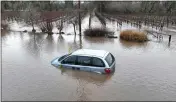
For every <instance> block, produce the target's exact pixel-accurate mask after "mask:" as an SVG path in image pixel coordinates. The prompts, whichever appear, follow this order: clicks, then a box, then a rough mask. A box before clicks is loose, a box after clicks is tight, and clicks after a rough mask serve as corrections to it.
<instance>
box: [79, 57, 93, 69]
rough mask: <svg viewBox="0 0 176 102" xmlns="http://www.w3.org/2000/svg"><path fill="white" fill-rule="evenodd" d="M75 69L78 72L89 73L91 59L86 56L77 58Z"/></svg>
mask: <svg viewBox="0 0 176 102" xmlns="http://www.w3.org/2000/svg"><path fill="white" fill-rule="evenodd" d="M77 67H79V68H80V70H84V71H90V68H91V57H88V56H77Z"/></svg>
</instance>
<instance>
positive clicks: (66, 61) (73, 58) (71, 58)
mask: <svg viewBox="0 0 176 102" xmlns="http://www.w3.org/2000/svg"><path fill="white" fill-rule="evenodd" d="M75 62H76V56H69V57H67V58H66V59H64V60H63V61H62V62H61V63H62V64H75Z"/></svg>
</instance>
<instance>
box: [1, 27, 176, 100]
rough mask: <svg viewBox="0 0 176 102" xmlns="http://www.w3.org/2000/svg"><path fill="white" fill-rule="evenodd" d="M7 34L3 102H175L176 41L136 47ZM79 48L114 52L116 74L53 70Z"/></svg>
mask: <svg viewBox="0 0 176 102" xmlns="http://www.w3.org/2000/svg"><path fill="white" fill-rule="evenodd" d="M71 29H72V28H71ZM113 29H114V30H117V28H113ZM122 29H123V27H122ZM4 33H5V34H3V35H2V38H1V40H2V100H3V101H69V100H72V101H80V100H86V101H93V100H94V101H114V100H118V101H129V100H131V101H137V100H138V101H150V100H157V101H161V100H170V101H174V100H176V63H175V61H176V36H173V37H172V41H171V44H170V45H168V38H167V36H166V37H164V39H163V41H157V40H156V39H155V38H152V40H151V41H148V42H146V43H135V42H127V41H123V40H120V39H119V38H115V39H111V38H90V37H85V36H82V38H81V39H80V38H79V36H78V35H77V36H76V37H75V36H74V35H59V34H53V35H47V34H42V33H37V34H35V35H34V34H32V33H30V32H28V33H24V32H19V31H10V32H4ZM115 34H116V35H117V36H118V35H119V33H118V32H116V33H115ZM79 48H90V49H103V50H107V51H109V52H111V53H112V54H113V55H114V56H115V59H116V69H115V72H114V73H113V74H111V75H101V74H96V73H90V72H82V71H74V70H66V69H59V68H56V67H53V66H52V65H51V63H50V61H51V60H52V59H53V58H55V57H57V56H61V55H63V54H66V53H68V52H69V49H71V51H75V50H77V49H79Z"/></svg>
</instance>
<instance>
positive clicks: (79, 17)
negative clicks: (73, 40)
mask: <svg viewBox="0 0 176 102" xmlns="http://www.w3.org/2000/svg"><path fill="white" fill-rule="evenodd" d="M78 6H79V16H78V19H79V35H80V36H81V14H80V0H79V2H78Z"/></svg>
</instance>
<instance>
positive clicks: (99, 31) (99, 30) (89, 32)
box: [84, 28, 109, 37]
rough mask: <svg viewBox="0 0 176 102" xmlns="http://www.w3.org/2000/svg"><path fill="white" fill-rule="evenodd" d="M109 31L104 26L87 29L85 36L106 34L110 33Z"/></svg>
mask: <svg viewBox="0 0 176 102" xmlns="http://www.w3.org/2000/svg"><path fill="white" fill-rule="evenodd" d="M108 33H109V31H108V30H107V29H102V28H93V29H86V30H85V31H84V35H85V36H91V37H99V36H106V35H108Z"/></svg>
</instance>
